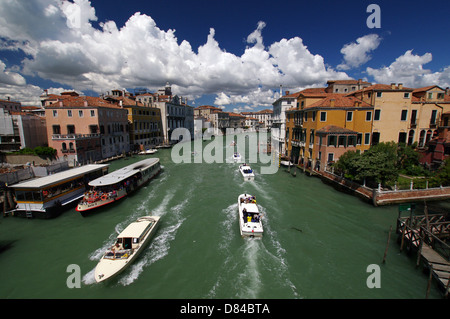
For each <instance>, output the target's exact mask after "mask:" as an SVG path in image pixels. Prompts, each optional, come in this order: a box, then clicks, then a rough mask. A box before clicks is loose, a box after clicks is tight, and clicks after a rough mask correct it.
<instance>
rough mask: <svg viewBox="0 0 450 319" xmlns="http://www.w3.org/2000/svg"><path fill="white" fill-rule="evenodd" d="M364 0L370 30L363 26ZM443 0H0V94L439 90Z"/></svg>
mask: <svg viewBox="0 0 450 319" xmlns="http://www.w3.org/2000/svg"><path fill="white" fill-rule="evenodd" d="M370 4H376V5H378V6H379V8H380V19H381V28H369V27H368V26H367V23H366V20H367V18H368V17H369V16H370V15H371V14H372V12H367V7H368V6H369V5H370ZM449 16H450V2H449V1H436V0H429V1H426V2H423V1H416V0H412V1H377V0H370V1H364V0H352V1H349V0H341V1H328V0H319V1H303V0H297V1H294V0H289V1H285V0H281V1H266V0H263V1H261V0H260V1H253V0H251V1H242V0H241V1H236V0H228V1H217V0H208V1H204V0H173V1H152V0H146V1H143V0H139V1H137V0H128V1H119V0H109V1H106V0H93V1H88V0H73V1H60V0H32V1H30V0H2V1H1V2H0V98H6V97H7V96H9V97H11V98H12V99H13V100H17V101H20V102H22V103H23V104H25V105H26V104H37V103H39V95H40V94H41V93H42V91H43V90H44V89H48V90H49V92H51V93H59V92H61V91H62V90H68V89H74V90H77V91H79V92H81V93H83V94H86V95H98V94H100V93H104V92H106V91H108V90H112V89H117V88H121V89H123V88H125V89H128V90H130V91H133V89H134V88H147V89H149V90H150V91H152V92H154V91H156V90H157V89H158V88H160V87H163V86H164V85H165V83H166V82H167V81H168V82H170V83H171V84H172V91H173V92H174V93H175V94H177V95H180V96H183V97H187V98H188V99H189V104H191V105H193V106H200V105H204V104H209V105H216V106H220V107H222V108H224V109H225V110H227V111H250V110H260V109H265V108H271V107H272V105H271V104H272V103H273V102H274V101H275V100H276V99H277V98H278V97H279V87H280V85H282V86H283V89H284V90H290V91H291V92H295V91H298V90H301V89H303V88H306V87H320V86H325V84H326V81H327V80H336V79H347V78H354V79H360V78H361V79H364V80H367V81H370V82H372V83H387V84H389V83H392V82H396V83H403V84H404V85H405V86H410V87H422V86H427V85H434V84H436V85H439V86H441V87H443V88H445V87H447V86H450V61H449V53H450V27H449V22H448V17H449Z"/></svg>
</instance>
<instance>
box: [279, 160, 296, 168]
mask: <svg viewBox="0 0 450 319" xmlns="http://www.w3.org/2000/svg"><path fill="white" fill-rule="evenodd" d="M280 164H281V165H282V166H288V167H289V166H292V165H293V164H292V163H291V162H289V161H280Z"/></svg>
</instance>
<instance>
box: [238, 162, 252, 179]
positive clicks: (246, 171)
mask: <svg viewBox="0 0 450 319" xmlns="http://www.w3.org/2000/svg"><path fill="white" fill-rule="evenodd" d="M239 171H240V172H241V174H242V176H243V177H244V180H245V181H252V180H254V179H255V173H253V170H252V168H251V167H250V166H249V165H247V164H245V163H244V165H239Z"/></svg>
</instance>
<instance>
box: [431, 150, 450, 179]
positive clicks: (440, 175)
mask: <svg viewBox="0 0 450 319" xmlns="http://www.w3.org/2000/svg"><path fill="white" fill-rule="evenodd" d="M432 182H435V183H436V184H440V185H442V186H449V185H450V157H449V158H447V159H446V160H445V162H444V163H443V165H442V166H441V168H439V170H438V172H437V173H436V175H435V176H434V178H433V180H432Z"/></svg>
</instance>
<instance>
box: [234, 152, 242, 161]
mask: <svg viewBox="0 0 450 319" xmlns="http://www.w3.org/2000/svg"><path fill="white" fill-rule="evenodd" d="M233 161H234V162H235V163H237V162H240V161H241V154H239V153H238V152H235V153H234V154H233Z"/></svg>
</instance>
